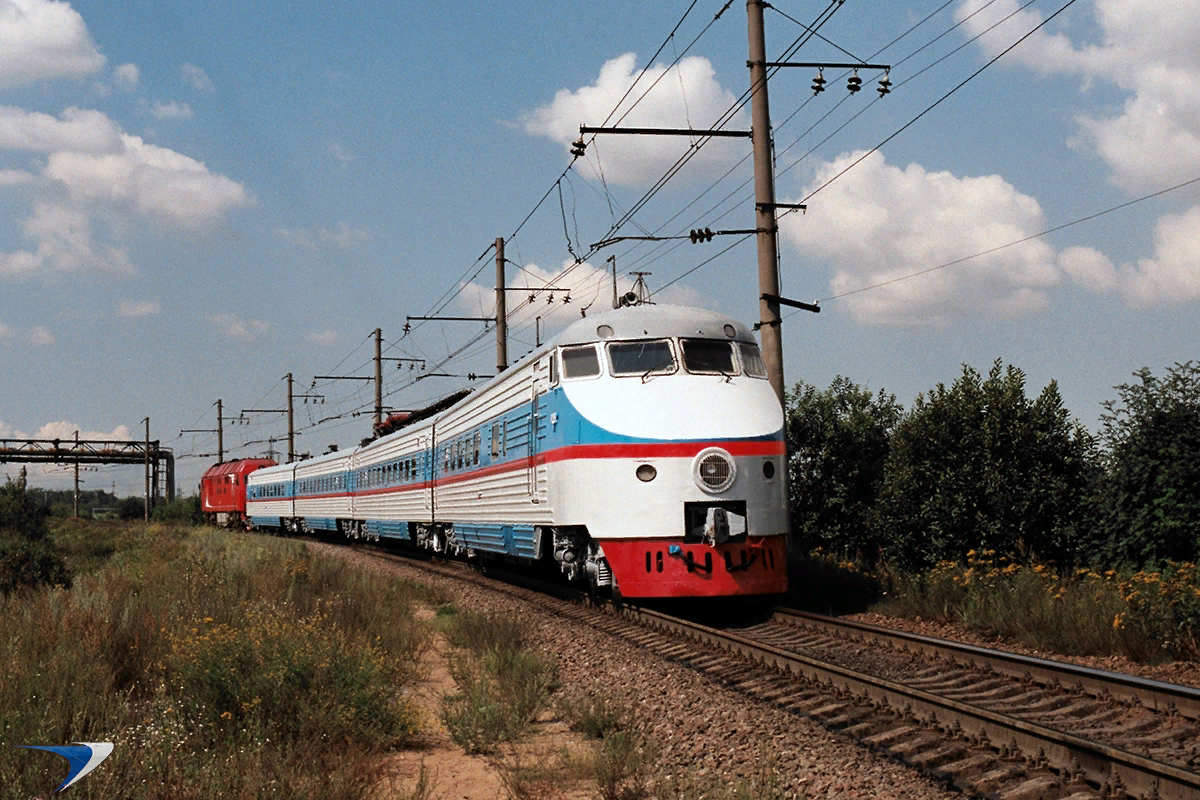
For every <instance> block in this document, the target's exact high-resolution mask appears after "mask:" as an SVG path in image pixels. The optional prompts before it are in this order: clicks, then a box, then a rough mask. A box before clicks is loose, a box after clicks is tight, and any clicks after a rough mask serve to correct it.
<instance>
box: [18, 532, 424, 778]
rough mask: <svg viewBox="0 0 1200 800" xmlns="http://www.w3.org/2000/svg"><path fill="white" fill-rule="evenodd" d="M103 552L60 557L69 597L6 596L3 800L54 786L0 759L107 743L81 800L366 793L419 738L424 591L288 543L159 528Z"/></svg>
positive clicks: (60, 770)
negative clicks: (82, 563) (417, 681)
mask: <svg viewBox="0 0 1200 800" xmlns="http://www.w3.org/2000/svg"><path fill="white" fill-rule="evenodd" d="M77 530H78V529H76V531H77ZM104 530H108V529H107V528H106V529H104ZM126 533H128V535H126ZM71 535H77V534H76V533H72V534H71ZM107 538H108V539H109V542H110V543H111V544H112V548H113V549H112V552H111V553H110V554H109V555H108V556H107V558H106V559H104V564H103V566H96V565H97V563H99V562H100V560H101V559H102V558H103V557H102V556H100V555H98V554H97V552H85V551H86V548H84V547H82V546H81V543H80V542H79V541H78V540H77V541H75V542H74V544H71V543H70V542H68V547H67V549H68V551H70V550H71V549H75V550H76V552H80V553H83V555H82V558H84V559H87V560H88V561H89V563H90V564H91V571H90V573H89V574H84V575H82V576H80V577H78V578H77V579H76V581H75V585H74V588H72V589H70V590H64V589H46V590H41V591H38V592H35V593H24V594H19V595H11V596H9V597H5V598H0V658H2V659H3V661H4V663H5V664H6V669H7V675H6V679H5V680H4V681H0V708H3V709H4V718H3V719H4V731H3V744H4V745H5V746H4V747H0V797H13V798H26V799H27V798H29V797H32V796H34V795H37V794H41V795H46V794H48V793H49V792H50V791H51V790H52V789H53V788H54V787H55V786H57V785H58V784H59V783H60V782H61V780H62V776H63V774H65V765H64V764H63V763H62V761H61V759H58V758H57V757H56V756H49V755H46V756H44V757H42V756H39V755H38V754H37V751H29V750H19V749H16V748H14V747H11V745H17V744H65V743H67V742H71V741H112V742H114V743H115V745H116V747H115V749H114V752H113V754H112V755H111V756H110V757H109V758H108V759H107V760H106V761H105V762H104V763H103V764H102V765H101V766H100V767H99V768H98V769H97V770H95V772H93V773H92V774H90V775H88V776H87V777H86V778H85V779H84V780H82V781H81V782H80V783H78V784H76V785H74V786H72V788H71V791H72V793H73V795H75V796H78V797H97V798H99V797H114V796H121V797H139V798H140V797H148V798H158V797H163V798H165V797H172V798H177V797H184V798H189V797H196V798H200V797H204V798H208V797H217V796H219V797H236V798H240V797H245V798H250V797H261V796H273V797H275V796H278V797H318V798H319V797H328V798H346V797H357V796H363V795H364V793H367V792H369V790H370V789H371V788H372V785H373V781H374V780H375V779H376V777H377V776H375V775H374V774H373V773H372V765H373V764H374V763H376V761H377V759H374V756H375V754H377V753H378V752H380V751H381V750H383V749H384V748H389V747H392V746H395V745H396V744H398V743H401V742H403V741H405V740H406V739H407V738H408V737H410V736H412V735H413V734H414V733H415V732H416V730H417V728H418V726H419V725H420V718H419V716H418V714H417V711H416V708H415V706H414V705H413V704H412V703H411V702H410V699H409V696H408V693H407V692H408V687H409V686H410V685H411V683H412V682H413V680H414V678H415V677H416V675H417V666H416V664H417V659H418V658H419V656H420V654H421V652H422V650H423V649H424V648H425V647H426V646H427V642H428V631H427V629H426V628H425V627H424V626H423V625H421V624H420V623H418V622H417V621H416V620H415V619H414V617H413V614H412V612H413V610H414V608H415V606H416V605H417V603H418V602H419V601H420V598H421V595H422V589H421V587H419V586H416V585H414V584H410V583H404V582H396V581H393V580H390V579H387V578H384V577H382V576H379V575H377V574H374V573H367V572H363V571H356V570H354V569H352V568H350V567H348V566H346V565H345V564H344V563H343V562H340V561H337V560H323V559H319V558H315V557H313V556H312V555H310V554H309V552H308V551H306V550H305V549H304V547H303V545H300V544H298V543H295V542H288V541H284V540H277V539H265V538H256V537H247V536H239V535H234V534H228V533H224V532H216V531H211V530H205V529H191V528H182V527H174V526H163V525H157V524H152V525H150V526H149V527H145V526H140V525H139V526H133V527H131V528H128V529H126V531H125V532H120V531H118V532H117V533H114V534H113V535H112V536H110V537H107ZM106 547H107V546H106ZM102 549H104V548H102Z"/></svg>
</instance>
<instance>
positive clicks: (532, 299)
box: [529, 292, 537, 303]
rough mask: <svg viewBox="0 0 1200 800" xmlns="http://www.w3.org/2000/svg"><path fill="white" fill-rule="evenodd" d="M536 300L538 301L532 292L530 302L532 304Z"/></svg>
mask: <svg viewBox="0 0 1200 800" xmlns="http://www.w3.org/2000/svg"><path fill="white" fill-rule="evenodd" d="M534 300H537V295H536V294H534V293H533V292H530V293H529V302H531V303H532V302H533V301H534Z"/></svg>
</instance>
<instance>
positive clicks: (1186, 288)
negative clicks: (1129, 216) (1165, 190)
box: [1120, 207, 1200, 306]
mask: <svg viewBox="0 0 1200 800" xmlns="http://www.w3.org/2000/svg"><path fill="white" fill-rule="evenodd" d="M1120 282H1121V285H1120V288H1121V290H1122V292H1124V294H1125V295H1126V297H1127V298H1128V299H1129V301H1130V302H1131V303H1132V304H1133V305H1136V306H1149V305H1155V304H1160V303H1183V302H1188V301H1193V300H1200V207H1196V208H1192V209H1191V210H1189V211H1185V212H1184V213H1182V214H1167V215H1165V216H1163V217H1160V218H1159V220H1158V223H1157V224H1156V225H1155V228H1154V258H1143V259H1141V260H1139V261H1138V263H1137V265H1136V266H1134V265H1131V264H1125V265H1122V266H1121V269H1120Z"/></svg>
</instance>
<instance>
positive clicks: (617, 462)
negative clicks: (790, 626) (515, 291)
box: [546, 305, 788, 598]
mask: <svg viewBox="0 0 1200 800" xmlns="http://www.w3.org/2000/svg"><path fill="white" fill-rule="evenodd" d="M558 344H559V347H558V353H559V361H558V364H559V365H560V366H559V371H560V373H561V374H560V375H558V376H556V383H557V386H556V388H555V391H554V392H552V396H553V397H554V400H553V401H552V403H551V406H552V408H547V409H546V410H547V411H548V412H549V413H550V421H551V423H552V428H553V429H554V433H552V434H551V437H550V438H552V439H555V440H556V441H555V442H554V444H556V445H558V447H557V448H556V450H557V453H555V452H554V451H551V452H548V453H547V456H548V460H549V461H551V462H552V466H553V469H552V470H551V472H550V481H551V495H552V496H553V497H555V498H556V500H555V516H556V518H558V519H561V520H578V521H580V522H582V524H583V526H584V527H586V530H587V533H588V536H589V537H590V539H591V540H592V541H594V542H595V543H596V544H597V545H598V547H599V550H600V552H602V556H603V563H604V564H605V565H606V566H607V568H608V569H609V570H611V576H612V579H613V580H614V581H615V584H616V586H617V588H618V589H619V591H620V593H621V594H622V595H623V596H625V597H630V598H680V597H723V596H741V595H769V594H778V593H782V592H784V591H786V589H787V545H786V543H787V533H788V515H787V504H786V481H785V476H786V455H785V445H784V439H783V411H782V408H781V407H780V404H779V401H778V399H777V398H776V396H775V393H774V391H773V390H772V389H771V386H770V383H769V382H768V381H767V378H766V370H765V368H764V367H763V362H762V357H761V355H760V354H759V350H758V346H757V344H756V343H755V340H754V337H753V335H752V334H751V333H750V331H749V330H748V329H747V328H746V327H745V326H743V325H740V324H739V323H737V322H736V321H734V320H732V319H729V318H727V317H725V316H723V315H719V314H716V313H713V312H708V311H704V310H701V309H694V308H681V307H672V306H649V305H647V306H638V307H634V308H626V309H621V310H619V311H614V312H612V313H611V314H602V315H597V316H595V317H589V318H587V319H585V320H581V321H580V322H578V323H575V324H574V325H573V326H571V328H569V329H568V330H567V331H566V332H565V333H564V335H563V336H562V337H561V338H560V340H559V343H558Z"/></svg>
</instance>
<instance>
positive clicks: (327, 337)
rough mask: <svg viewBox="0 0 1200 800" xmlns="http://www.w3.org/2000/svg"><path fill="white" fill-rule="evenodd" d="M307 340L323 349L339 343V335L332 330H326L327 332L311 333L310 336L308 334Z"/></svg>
mask: <svg viewBox="0 0 1200 800" xmlns="http://www.w3.org/2000/svg"><path fill="white" fill-rule="evenodd" d="M307 338H308V340H309V341H310V342H312V343H313V344H319V345H321V346H322V347H328V346H329V345H331V344H333V343H334V342H336V341H337V338H338V335H337V331H335V330H332V329H330V330H326V331H320V332H319V333H318V332H313V333H310V334H308V337H307Z"/></svg>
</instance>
